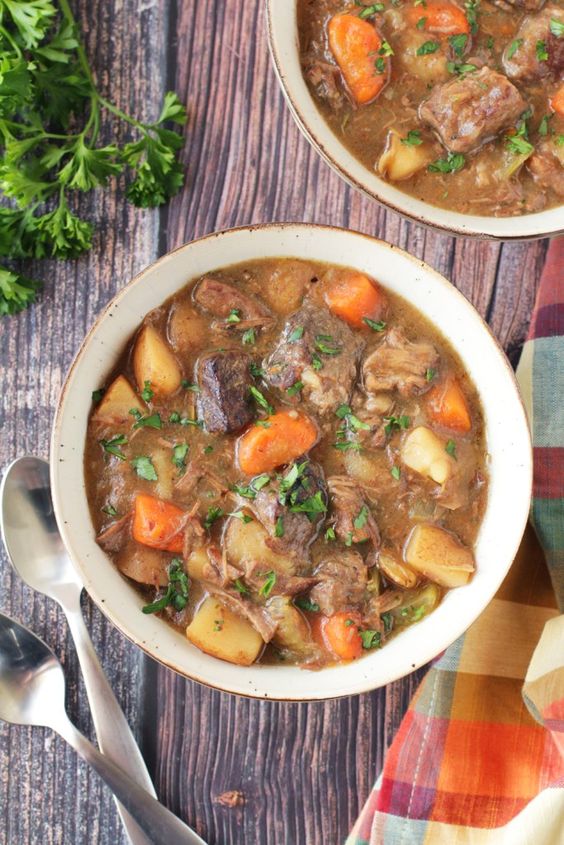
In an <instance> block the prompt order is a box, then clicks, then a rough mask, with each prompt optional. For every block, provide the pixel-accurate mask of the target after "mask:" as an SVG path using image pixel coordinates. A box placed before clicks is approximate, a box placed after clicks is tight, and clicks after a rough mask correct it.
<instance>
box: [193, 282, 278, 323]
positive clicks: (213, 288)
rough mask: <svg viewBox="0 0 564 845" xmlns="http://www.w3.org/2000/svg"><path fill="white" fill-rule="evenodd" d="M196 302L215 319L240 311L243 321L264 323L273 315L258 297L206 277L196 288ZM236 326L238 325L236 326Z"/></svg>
mask: <svg viewBox="0 0 564 845" xmlns="http://www.w3.org/2000/svg"><path fill="white" fill-rule="evenodd" d="M193 296H194V301H195V302H196V303H197V304H198V305H199V306H200V308H203V309H204V310H205V311H207V312H209V313H210V314H213V316H214V317H222V318H224V319H225V318H226V317H229V315H230V313H231V312H232V311H238V312H239V317H240V318H241V320H242V321H243V320H245V321H247V320H252V321H255V320H256V321H260V322H263V321H264V320H265V319H266V320H268V321H270V319H271V314H270V311H269V310H268V308H267V307H266V305H265V304H264V302H261V300H260V299H258V298H257V297H251V296H248V295H247V294H246V293H243V292H242V291H240V290H238V289H237V288H236V287H233V286H232V285H230V284H228V283H227V282H222V281H220V280H219V279H214V278H213V277H212V276H204V278H203V279H202V280H201V281H200V282H198V284H197V285H196V287H195V288H194V294H193ZM235 325H236V324H235Z"/></svg>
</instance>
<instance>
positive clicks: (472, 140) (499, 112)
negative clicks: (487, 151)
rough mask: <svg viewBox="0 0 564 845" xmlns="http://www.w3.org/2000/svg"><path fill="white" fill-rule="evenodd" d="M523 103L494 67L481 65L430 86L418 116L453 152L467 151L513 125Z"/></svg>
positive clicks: (519, 95) (523, 107) (522, 110)
mask: <svg viewBox="0 0 564 845" xmlns="http://www.w3.org/2000/svg"><path fill="white" fill-rule="evenodd" d="M526 108H527V103H526V102H525V100H524V99H523V97H522V96H521V94H520V93H519V91H518V90H517V88H516V87H515V86H514V85H513V84H512V83H511V82H510V81H509V80H508V79H507V77H505V76H503V74H501V73H498V72H497V71H495V70H491V68H489V67H483V68H481V70H479V71H476V72H474V73H468V74H465V75H464V76H461V77H459V78H456V79H453V80H451V81H450V82H445V83H444V84H443V85H438V86H437V87H436V88H434V89H433V92H432V94H431V96H430V97H429V98H428V99H427V100H425V101H424V102H423V103H421V105H420V107H419V117H420V118H421V120H422V121H423V123H426V124H428V125H429V126H431V128H432V129H434V130H435V132H436V133H437V135H438V136H439V138H440V140H441V141H442V143H443V144H444V145H445V147H446V148H447V149H448V150H450V151H451V152H453V153H468V152H471V151H472V150H475V149H477V148H478V147H480V146H482V144H485V143H486V142H487V141H489V140H491V139H492V138H495V136H496V135H497V133H498V132H500V131H501V130H502V129H508V128H509V127H510V126H513V125H514V124H515V123H516V121H517V120H518V118H519V117H520V115H521V114H523V112H524V111H525V110H526Z"/></svg>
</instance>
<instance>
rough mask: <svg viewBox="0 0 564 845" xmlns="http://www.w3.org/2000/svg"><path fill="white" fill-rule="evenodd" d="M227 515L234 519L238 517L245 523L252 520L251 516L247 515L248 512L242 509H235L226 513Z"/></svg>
mask: <svg viewBox="0 0 564 845" xmlns="http://www.w3.org/2000/svg"><path fill="white" fill-rule="evenodd" d="M227 516H232V517H233V518H234V519H240V520H241V522H244V523H245V525H246V524H247V523H249V522H252V521H253V518H252V516H249V514H248V513H244V511H235V512H234V513H228V514H227Z"/></svg>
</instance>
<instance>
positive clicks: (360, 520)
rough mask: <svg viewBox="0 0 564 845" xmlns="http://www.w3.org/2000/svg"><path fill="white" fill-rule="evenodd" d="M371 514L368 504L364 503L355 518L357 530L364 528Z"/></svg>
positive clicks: (354, 523)
mask: <svg viewBox="0 0 564 845" xmlns="http://www.w3.org/2000/svg"><path fill="white" fill-rule="evenodd" d="M369 515H370V511H369V510H368V508H367V507H366V505H363V506H362V507H361V509H360V510H359V512H358V514H357V516H355V518H354V522H353V525H354V527H355V528H356V529H357V530H359V529H361V528H364V526H365V525H366V522H367V520H368V517H369Z"/></svg>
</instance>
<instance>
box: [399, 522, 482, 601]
mask: <svg viewBox="0 0 564 845" xmlns="http://www.w3.org/2000/svg"><path fill="white" fill-rule="evenodd" d="M404 559H405V562H406V563H407V564H408V565H409V566H411V567H413V569H415V570H416V571H417V572H421V574H422V575H425V576H426V577H427V578H429V579H430V580H431V581H435V582H436V583H437V584H440V585H441V586H442V587H460V586H462V585H463V584H466V583H467V582H468V581H469V579H470V575H471V574H472V573H473V572H474V569H475V567H474V555H473V553H472V550H471V549H468V548H467V547H466V546H463V545H462V544H461V543H460V542H459V541H458V538H456V537H455V536H454V535H453V534H450V533H449V532H448V531H445V530H444V528H439V527H438V526H437V525H431V524H430V523H420V524H419V525H416V526H415V528H414V529H413V531H412V532H411V534H410V535H409V537H408V539H407V543H406V545H405V549H404Z"/></svg>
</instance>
